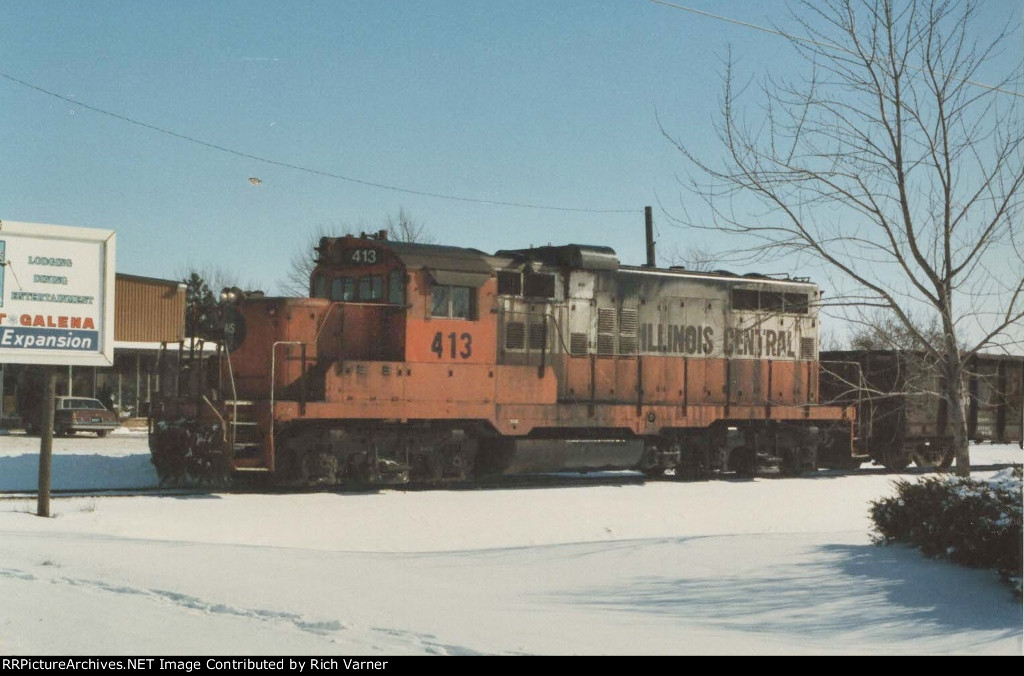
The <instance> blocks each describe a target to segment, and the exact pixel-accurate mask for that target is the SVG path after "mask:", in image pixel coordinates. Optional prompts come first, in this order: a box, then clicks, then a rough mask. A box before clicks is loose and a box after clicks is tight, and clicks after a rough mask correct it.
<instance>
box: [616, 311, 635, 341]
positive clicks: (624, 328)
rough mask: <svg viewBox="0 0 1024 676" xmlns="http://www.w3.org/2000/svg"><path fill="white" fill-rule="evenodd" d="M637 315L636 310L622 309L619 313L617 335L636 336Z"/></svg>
mask: <svg viewBox="0 0 1024 676" xmlns="http://www.w3.org/2000/svg"><path fill="white" fill-rule="evenodd" d="M637 316H638V313H637V311H636V310H627V309H623V310H622V312H620V313H619V333H620V334H622V335H630V336H635V335H636V325H637Z"/></svg>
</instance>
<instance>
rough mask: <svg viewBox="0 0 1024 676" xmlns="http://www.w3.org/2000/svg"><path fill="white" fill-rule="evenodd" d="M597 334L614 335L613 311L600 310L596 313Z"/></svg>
mask: <svg viewBox="0 0 1024 676" xmlns="http://www.w3.org/2000/svg"><path fill="white" fill-rule="evenodd" d="M597 332H598V333H615V310H612V309H611V308H602V309H599V310H598V311H597Z"/></svg>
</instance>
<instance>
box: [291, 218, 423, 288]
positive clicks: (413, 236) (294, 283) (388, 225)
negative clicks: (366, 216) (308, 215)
mask: <svg viewBox="0 0 1024 676" xmlns="http://www.w3.org/2000/svg"><path fill="white" fill-rule="evenodd" d="M377 230H384V231H386V232H387V237H388V239H390V240H392V241H395V242H421V243H424V244H430V243H431V242H433V241H434V236H433V235H432V234H430V232H429V231H428V230H427V229H426V226H424V225H423V224H422V223H418V222H417V221H415V220H413V218H412V217H411V216H410V215H409V214H408V212H407V211H406V210H405V209H404V208H399V210H398V214H397V215H395V216H391V215H388V216H387V218H385V220H384V223H383V227H382V228H373V227H369V226H367V225H365V224H358V225H356V226H354V227H350V226H347V225H344V224H339V225H333V226H332V225H327V224H324V223H321V224H320V225H318V226H317V227H316V229H315V230H314V231H313V232H312V233H311V234H310V235H309V237H308V238H307V239H306V241H305V243H304V244H303V246H302V248H301V249H299V250H298V251H297V252H295V254H293V255H292V259H291V263H290V265H289V267H288V274H287V275H286V276H285V278H284V280H283V281H282V282H281V284H280V286H281V288H282V290H283V291H284V293H286V294H288V295H290V296H305V295H307V294H308V293H309V278H310V275H312V274H313V268H315V267H316V247H317V246H318V245H319V244H320V240H321V239H322V238H324V237H340V236H341V235H343V234H345V233H346V232H348V233H358V232H376V231H377Z"/></svg>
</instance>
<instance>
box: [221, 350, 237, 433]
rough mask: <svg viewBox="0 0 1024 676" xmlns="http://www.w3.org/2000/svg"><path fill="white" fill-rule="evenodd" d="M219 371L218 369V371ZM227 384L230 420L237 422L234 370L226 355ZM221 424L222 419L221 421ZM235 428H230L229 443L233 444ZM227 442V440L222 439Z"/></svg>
mask: <svg viewBox="0 0 1024 676" xmlns="http://www.w3.org/2000/svg"><path fill="white" fill-rule="evenodd" d="M218 371H220V369H218ZM228 382H229V383H231V420H232V421H233V422H238V389H237V388H236V387H235V369H234V367H233V366H232V365H231V355H230V354H229V355H228ZM221 422H222V423H223V422H224V421H223V419H222V420H221ZM235 429H236V428H235V426H234V425H232V426H231V443H232V444H234V443H235V437H236V435H235ZM224 441H225V442H227V439H226V438H225V439H224Z"/></svg>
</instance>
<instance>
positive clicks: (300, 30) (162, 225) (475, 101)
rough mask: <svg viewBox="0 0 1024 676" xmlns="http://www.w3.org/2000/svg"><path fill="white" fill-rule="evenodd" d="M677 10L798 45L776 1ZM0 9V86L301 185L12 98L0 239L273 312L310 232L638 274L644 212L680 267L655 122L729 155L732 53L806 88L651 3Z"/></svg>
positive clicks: (769, 51)
mask: <svg viewBox="0 0 1024 676" xmlns="http://www.w3.org/2000/svg"><path fill="white" fill-rule="evenodd" d="M681 4H686V5H687V6H689V7H693V8H697V9H701V10H707V11H712V12H715V13H717V14H722V15H727V16H729V17H731V18H734V19H737V20H741V21H749V22H752V23H756V24H760V25H765V26H767V25H771V24H775V25H779V26H781V27H787V28H791V27H793V23H792V21H791V20H790V19H788V18H787V16H786V7H785V4H784V3H783V2H781V1H776V0H770V1H766V2H739V1H736V2H721V1H720V2H711V1H707V0H704V1H698V0H692V1H691V2H689V3H681ZM1022 4H1024V3H1021V2H1019V1H1018V0H991V1H990V2H986V3H985V7H984V9H985V14H984V18H985V20H986V21H991V22H993V25H995V22H998V21H1005V20H1007V19H1009V20H1011V21H1013V22H1015V23H1017V24H1019V23H1020V17H1021V12H1022ZM2 10H3V17H4V19H3V22H2V23H0V64H2V65H0V72H2V73H3V74H4V75H7V76H10V77H13V78H16V79H18V80H21V81H23V82H24V83H28V84H30V85H32V86H35V87H38V88H41V89H45V90H48V91H49V92H52V93H53V94H58V95H59V96H62V97H66V99H70V100H71V101H77V102H81V103H84V104H87V105H89V106H93V107H96V108H100V109H103V110H105V111H109V112H111V113H115V114H117V115H120V116H123V117H127V118H131V119H132V120H136V121H138V122H142V123H145V124H148V125H151V126H153V127H159V128H161V129H165V130H168V131H171V132H174V133H175V134H180V135H182V136H186V137H190V138H192V139H196V140H198V141H202V142H204V143H206V144H212V145H215V146H219V147H221V148H224V149H229V150H231V151H235V153H241V154H243V155H252V156H256V157H259V158H265V159H268V160H272V161H274V162H277V163H281V164H288V165H294V166H296V167H303V168H305V169H308V170H312V171H302V170H299V169H296V168H292V167H286V166H281V164H272V163H268V162H263V161H259V160H257V159H254V158H247V157H243V156H241V155H239V154H235V153H232V152H225V151H224V150H218V149H215V148H212V147H210V146H209V145H203V144H201V143H196V142H192V141H187V140H184V139H182V138H179V137H175V136H171V135H169V134H166V133H160V132H158V131H155V130H153V129H151V128H147V127H143V126H140V125H137V124H132V123H130V122H128V121H125V120H123V119H118V118H115V117H112V116H110V115H104V114H101V113H98V112H95V111H93V110H90V109H88V108H84V107H81V106H77V105H75V104H73V103H71V102H70V101H68V100H65V99H62V98H58V97H57V96H53V95H48V94H45V93H43V92H40V91H38V90H36V89H33V88H31V87H29V86H26V85H25V84H18V83H16V82H13V81H12V80H10V79H6V78H0V149H2V157H3V161H2V162H0V218H2V219H5V220H14V221H27V222H39V223H53V224H62V225H76V226H84V227H96V228H109V229H113V230H116V231H117V233H118V262H117V266H118V270H119V271H121V272H126V273H131V274H141V275H150V276H157V277H168V278H174V277H179V276H181V275H182V274H183V271H185V270H187V269H188V268H190V267H195V268H200V269H203V268H206V269H209V268H217V269H220V270H223V271H225V272H226V273H228V274H229V275H234V276H236V277H237V278H238V279H240V280H241V281H245V282H250V283H252V284H256V285H259V286H261V287H262V288H265V289H267V290H269V291H271V292H274V291H276V290H278V288H277V287H278V285H279V282H280V281H281V280H282V279H283V277H284V276H285V274H286V273H287V269H288V266H289V261H290V259H291V257H292V256H293V255H294V254H295V253H296V252H298V251H299V250H300V249H301V248H302V247H303V246H304V245H305V244H306V243H307V242H308V241H309V238H310V236H311V233H312V232H314V230H316V228H317V227H329V228H333V229H335V230H338V231H339V232H343V231H346V230H352V229H355V230H358V229H360V228H365V229H375V228H377V227H378V226H379V225H380V223H381V222H382V221H383V220H384V219H385V218H386V217H387V216H388V215H394V214H397V212H398V210H399V209H400V208H404V209H405V210H406V211H407V212H408V213H409V214H411V216H412V217H413V218H414V219H415V220H416V221H417V222H419V223H421V224H423V225H424V226H425V227H426V229H427V230H428V231H429V232H430V233H431V234H432V235H433V236H434V238H435V239H436V240H437V241H438V242H440V243H447V244H457V245H466V246H473V247H477V248H480V249H482V250H485V251H494V250H496V249H501V248H518V247H526V246H529V245H531V244H538V245H539V244H547V243H549V242H550V243H555V244H557V243H565V242H581V243H594V244H604V245H610V246H612V247H613V248H615V249H616V250H617V251H618V252H619V255H620V258H621V259H622V260H623V262H625V263H635V264H639V263H641V262H643V258H644V244H643V232H644V229H643V207H644V206H645V205H654V206H655V221H656V229H657V237H658V247H659V254H661V255H662V257H661V261H660V262H662V263H665V262H666V260H665V255H666V254H668V253H669V252H670V251H671V250H673V249H674V248H682V249H685V248H686V247H688V246H692V245H694V244H702V243H704V242H706V243H707V246H708V247H709V248H715V247H718V246H723V244H722V243H721V242H716V241H713V240H708V237H709V235H708V234H707V233H706V232H696V233H695V232H689V231H685V230H681V229H680V228H678V227H674V226H672V225H671V224H670V223H669V222H668V221H667V219H665V218H664V217H662V216H661V214H660V213H659V212H658V208H659V206H658V205H659V204H664V205H666V206H668V207H670V208H671V207H672V206H673V205H677V204H679V203H680V200H681V199H682V200H684V201H685V200H687V197H686V196H685V194H683V193H682V190H681V188H680V186H679V184H678V182H677V178H678V176H680V175H682V174H684V173H685V172H686V171H687V166H686V164H685V163H684V162H683V159H682V157H680V155H679V154H678V152H677V151H676V150H675V149H674V148H673V147H672V146H671V144H670V143H669V142H668V141H667V140H666V139H665V138H664V137H663V136H662V134H661V131H660V130H659V126H658V121H659V119H660V121H661V123H662V124H663V125H664V126H665V127H666V128H667V129H669V130H670V131H671V132H672V133H673V134H674V135H676V136H678V137H679V138H680V139H681V140H683V141H684V142H685V143H687V144H689V145H690V146H691V147H692V148H694V149H695V150H696V151H697V152H699V153H700V154H702V155H704V156H706V157H709V158H713V157H716V156H717V155H718V154H720V152H721V149H720V148H719V147H718V146H717V145H716V144H715V143H714V140H713V130H712V121H713V119H714V116H715V114H716V112H717V107H718V97H719V93H720V88H721V79H720V72H721V66H722V59H723V58H724V57H725V54H726V50H727V49H730V48H731V50H732V53H733V56H734V58H735V59H737V60H738V62H739V66H740V68H741V69H742V71H743V72H744V73H745V74H746V75H750V76H754V77H760V76H761V75H763V74H764V73H765V72H775V73H779V72H788V71H789V69H791V68H792V67H793V63H792V62H791V61H790V60H789V56H790V54H791V48H790V47H789V45H788V43H787V42H786V41H785V40H784V39H782V38H780V37H777V36H772V35H769V34H766V33H762V32H758V31H755V30H752V29H750V28H745V27H742V26H738V25H734V24H730V23H726V22H722V21H716V20H713V19H710V18H705V17H701V16H697V15H694V14H692V13H688V12H684V11H680V10H677V9H673V8H671V7H666V6H664V5H659V4H655V3H652V2H648V1H645V0H601V1H594V0H558V1H557V2H550V1H541V0H515V1H505V0H488V1H459V0H443V1H442V0H427V1H424V2H394V1H379V0H378V1H374V2H370V1H367V2H363V1H356V0H347V1H344V2H327V1H324V2H266V1H263V0H248V1H246V2H230V1H229V2H215V3H208V2H198V1H192V0H186V1H183V2H169V3H156V2H138V1H115V0H110V1H104V2H88V3H82V2H48V1H40V2H15V1H11V0H4V1H3V3H2ZM1010 47H1011V49H1009V50H1008V52H1007V53H1004V54H1003V55H1002V57H1001V59H1000V61H999V62H998V63H995V64H992V70H991V71H990V72H992V73H993V74H994V75H999V74H1005V73H1006V72H1008V71H1009V70H1011V69H1012V67H1013V65H1015V64H1018V63H1020V61H1021V56H1022V52H1024V49H1019V48H1020V47H1024V37H1022V36H1021V33H1020V32H1019V31H1018V33H1017V35H1016V36H1015V38H1014V40H1013V41H1012V42H1011V43H1010ZM987 72H989V71H987ZM314 171H315V172H325V173H327V174H333V175H334V176H326V175H320V174H317V173H313V172H314ZM254 176H255V177H258V178H260V179H261V181H262V183H260V184H259V185H252V184H251V183H250V182H249V181H248V179H249V177H254ZM339 177H347V178H351V179H356V181H362V182H366V183H374V184H381V185H387V186H393V187H397V188H403V189H407V190H410V191H415V192H419V193H434V194H438V195H448V196H452V197H464V198H469V199H470V200H485V201H486V200H490V201H495V202H511V203H521V204H530V205H538V206H551V207H559V208H560V209H540V208H523V207H513V206H502V205H496V204H486V203H483V202H480V201H465V200H458V199H444V198H440V197H430V196H425V195H419V194H411V193H408V192H401V191H398V190H388V189H382V188H379V187H372V186H370V185H366V184H365V183H359V182H356V181H348V180H343V179H342V178H339ZM569 209H579V210H580V211H573V210H569ZM587 210H592V211H587ZM346 226H348V227H346ZM734 267H735V266H734ZM779 267H781V268H782V269H773V270H770V271H771V272H776V271H784V272H791V273H794V274H801V271H799V270H787V269H785V266H784V265H782V266H779Z"/></svg>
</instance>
